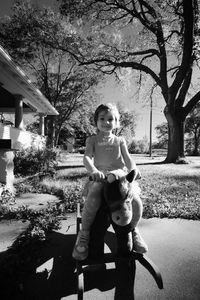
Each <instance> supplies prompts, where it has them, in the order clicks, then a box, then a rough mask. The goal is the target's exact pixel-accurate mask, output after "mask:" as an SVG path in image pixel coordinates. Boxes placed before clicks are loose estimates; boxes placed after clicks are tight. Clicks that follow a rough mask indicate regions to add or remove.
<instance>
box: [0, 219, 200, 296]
mask: <svg viewBox="0 0 200 300" xmlns="http://www.w3.org/2000/svg"><path fill="white" fill-rule="evenodd" d="M75 224H76V219H75V214H70V215H68V218H67V220H63V221H62V228H61V229H60V230H59V231H55V232H53V233H52V234H50V236H49V237H48V245H47V247H46V248H44V249H42V250H41V251H40V253H39V257H38V261H40V263H38V265H37V266H36V274H33V275H32V276H30V277H29V278H27V281H26V282H25V284H24V286H23V289H24V291H25V294H26V299H27V300H32V299H34V300H61V299H62V300H74V299H77V295H76V288H77V282H76V273H75V269H76V266H75V261H74V260H73V259H72V258H71V253H72V248H73V245H74V242H75V232H76V226H75ZM1 225H2V226H3V224H1ZM7 225H8V224H7ZM7 225H6V226H7ZM19 225H20V226H19V233H20V232H21V230H23V226H22V224H21V223H20V224H19ZM139 228H140V232H141V234H142V235H143V237H144V238H145V240H146V242H147V243H148V245H149V252H148V255H147V256H148V257H149V258H150V259H151V260H152V261H153V262H154V263H155V264H156V265H157V267H158V268H159V269H160V271H161V274H162V278H163V283H164V289H163V290H159V289H158V287H157V285H156V283H155V281H154V279H153V277H152V276H151V275H150V274H149V273H148V272H147V271H146V269H144V267H143V266H142V265H140V264H139V263H138V262H137V263H136V276H135V283H134V295H135V300H146V299H147V300H199V299H200V279H199V278H200V222H199V221H188V220H180V219H157V218H152V219H143V220H142V221H141V223H140V226H139ZM2 229H3V227H2ZM109 230H110V232H111V234H113V233H112V228H109ZM6 236H8V237H9V234H6V233H5V234H4V235H3V236H1V238H3V240H2V241H3V242H2V243H0V246H2V247H3V249H0V252H1V253H2V251H4V253H5V250H6V249H5V245H7V243H6ZM9 238H10V237H9ZM106 250H108V249H107V248H106ZM119 275H120V274H118V275H117V273H116V270H115V266H114V264H109V265H107V269H106V270H104V271H103V272H100V271H95V270H92V271H87V272H86V273H85V286H86V292H85V293H84V299H86V300H94V299H95V300H100V299H102V300H106V299H109V300H112V299H115V300H121V299H123V300H133V296H130V297H127V296H125V294H127V293H128V292H129V291H128V289H132V288H133V285H131V287H130V286H128V285H127V283H128V279H127V277H126V276H124V277H123V276H121V277H122V278H121V281H122V282H120V286H122V287H123V288H124V290H122V291H121V296H120V294H119V293H118V294H116V290H118V291H119V286H118V285H119V280H118V279H119ZM128 294H131V293H128ZM123 295H124V296H123ZM3 300H8V299H3Z"/></svg>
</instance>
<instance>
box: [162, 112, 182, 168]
mask: <svg viewBox="0 0 200 300" xmlns="http://www.w3.org/2000/svg"><path fill="white" fill-rule="evenodd" d="M165 116H166V119H167V121H168V153H167V157H166V159H165V162H166V163H176V162H178V161H179V160H180V159H184V158H185V154H184V153H185V151H184V150H185V149H184V125H185V121H184V120H183V119H180V118H179V116H178V115H177V114H176V113H170V111H169V110H167V109H165Z"/></svg>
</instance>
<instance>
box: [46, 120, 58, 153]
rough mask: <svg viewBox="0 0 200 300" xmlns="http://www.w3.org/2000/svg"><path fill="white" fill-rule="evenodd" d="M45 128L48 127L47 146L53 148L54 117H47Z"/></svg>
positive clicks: (54, 133)
mask: <svg viewBox="0 0 200 300" xmlns="http://www.w3.org/2000/svg"><path fill="white" fill-rule="evenodd" d="M47 127H48V129H47V132H48V142H47V145H48V146H50V147H52V148H53V147H55V142H56V128H55V116H48V122H47Z"/></svg>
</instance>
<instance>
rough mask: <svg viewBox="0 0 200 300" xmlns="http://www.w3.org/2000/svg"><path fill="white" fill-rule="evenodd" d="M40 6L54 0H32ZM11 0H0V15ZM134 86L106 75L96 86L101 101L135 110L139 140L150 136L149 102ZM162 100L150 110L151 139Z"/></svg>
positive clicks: (7, 11) (159, 119) (161, 117)
mask: <svg viewBox="0 0 200 300" xmlns="http://www.w3.org/2000/svg"><path fill="white" fill-rule="evenodd" d="M32 2H33V3H35V4H38V5H41V6H43V5H44V6H52V7H53V6H54V4H56V0H32ZM12 3H13V0H6V1H4V0H0V16H4V15H6V14H7V15H9V14H10V13H11V11H10V8H11V5H12ZM134 92H135V91H134V87H131V88H130V87H129V88H128V89H127V88H124V86H123V85H122V84H119V83H116V81H115V80H114V78H112V77H108V78H107V79H106V81H105V83H104V84H101V85H99V86H98V89H97V93H98V94H100V95H101V99H102V102H104V103H106V102H114V103H122V105H123V107H124V109H125V110H129V111H135V112H136V113H137V115H138V120H137V127H136V134H135V139H137V140H140V139H142V138H143V137H144V136H146V137H147V138H148V139H149V137H150V104H149V103H145V104H144V103H143V102H141V101H140V103H138V102H137V101H136V97H135V95H134ZM163 109H164V102H161V103H158V104H154V105H153V110H152V140H153V142H154V141H156V140H157V139H156V131H155V127H156V126H157V125H159V124H161V123H163V122H166V119H165V117H164V114H163Z"/></svg>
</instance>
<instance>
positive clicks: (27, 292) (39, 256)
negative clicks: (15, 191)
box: [0, 232, 135, 300]
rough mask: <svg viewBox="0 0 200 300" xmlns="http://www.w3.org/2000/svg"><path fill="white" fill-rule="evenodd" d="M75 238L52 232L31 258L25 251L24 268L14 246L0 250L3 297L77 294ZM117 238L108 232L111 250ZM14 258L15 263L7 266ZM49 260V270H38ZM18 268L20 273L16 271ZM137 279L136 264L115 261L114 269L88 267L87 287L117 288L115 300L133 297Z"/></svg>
mask: <svg viewBox="0 0 200 300" xmlns="http://www.w3.org/2000/svg"><path fill="white" fill-rule="evenodd" d="M75 238H76V236H75V234H68V233H67V234H62V233H58V232H52V233H51V234H49V236H48V238H47V242H46V243H45V245H43V246H42V247H41V245H40V246H38V248H37V247H36V248H35V255H34V256H31V257H28V256H29V253H27V252H28V251H24V253H23V255H24V257H23V258H24V261H25V264H23V266H22V265H21V269H20V265H19V264H20V262H19V261H18V258H19V256H18V255H17V254H16V253H15V255H14V257H13V255H12V254H13V253H12V251H11V249H8V250H7V251H5V252H2V253H0V261H1V262H2V263H1V266H0V267H1V276H0V279H1V283H0V285H1V287H0V298H1V299H3V300H18V299H19V300H26V299H27V300H40V299H41V300H47V299H48V300H60V299H61V298H62V297H65V296H69V295H73V294H76V293H77V274H76V261H75V260H74V259H73V258H72V256H71V254H72V249H73V246H74V243H75ZM114 240H115V235H114V233H112V232H110V233H108V234H107V236H106V243H108V244H109V241H111V244H112V245H110V247H111V248H112V249H114V246H113V245H114V244H113V241H114ZM25 256H26V257H25ZM11 257H12V260H13V264H11V266H10V267H8V269H6V268H5V265H6V264H7V262H8V261H9V260H10V258H11ZM21 258H22V257H21ZM50 259H51V260H52V261H53V264H52V266H51V267H50V271H49V272H48V271H47V270H43V271H41V272H37V268H38V267H39V266H41V265H42V264H44V263H45V262H47V261H49V260H50ZM24 265H25V266H24ZM2 266H3V267H2ZM12 268H14V270H13V269H12ZM16 268H17V272H15V271H16ZM24 268H25V269H24ZM134 278H135V265H134V263H133V264H132V265H128V264H127V265H126V264H124V263H121V264H120V263H116V266H115V268H113V269H106V268H101V269H99V270H95V269H91V270H90V269H89V268H85V269H84V290H85V291H90V290H92V289H99V290H100V291H108V290H111V289H114V288H115V296H114V297H115V298H114V299H115V300H119V299H127V300H128V299H131V300H133V299H134V294H133V289H134Z"/></svg>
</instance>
